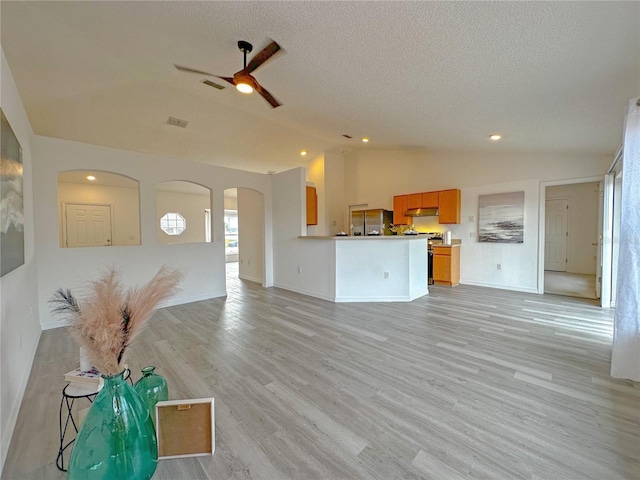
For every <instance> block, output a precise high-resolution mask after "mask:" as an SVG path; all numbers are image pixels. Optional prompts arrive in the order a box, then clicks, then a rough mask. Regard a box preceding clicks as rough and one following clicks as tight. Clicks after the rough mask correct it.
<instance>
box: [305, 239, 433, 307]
mask: <svg viewBox="0 0 640 480" xmlns="http://www.w3.org/2000/svg"><path fill="white" fill-rule="evenodd" d="M298 238H299V239H300V240H303V241H304V250H305V252H306V253H308V255H309V256H310V258H308V260H309V263H310V264H311V265H314V267H313V268H316V269H322V270H325V271H322V272H318V273H319V277H321V278H324V279H326V281H325V284H324V285H323V289H324V294H322V295H314V296H319V297H321V298H325V299H326V300H331V301H334V302H410V301H412V300H415V299H416V298H419V297H422V296H423V295H426V294H427V293H428V286H427V239H426V237H424V236H422V235H420V236H417V235H416V236H413V235H383V236H342V237H341V236H337V237H317V236H300V237H298ZM298 272H299V273H301V270H300V267H299V269H298ZM307 293H308V294H311V295H313V292H307Z"/></svg>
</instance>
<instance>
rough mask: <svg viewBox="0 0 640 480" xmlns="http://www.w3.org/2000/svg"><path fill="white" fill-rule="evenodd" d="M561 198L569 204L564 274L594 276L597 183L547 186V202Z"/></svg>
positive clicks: (596, 234) (596, 233) (596, 230)
mask: <svg viewBox="0 0 640 480" xmlns="http://www.w3.org/2000/svg"><path fill="white" fill-rule="evenodd" d="M559 197H564V198H568V200H569V219H568V232H569V236H568V237H567V272H570V273H585V274H591V275H594V274H595V273H596V254H597V248H598V246H597V245H592V244H593V243H596V242H597V241H598V201H599V200H600V196H599V188H598V182H589V183H574V184H570V185H557V186H550V187H547V189H546V200H551V199H553V198H559Z"/></svg>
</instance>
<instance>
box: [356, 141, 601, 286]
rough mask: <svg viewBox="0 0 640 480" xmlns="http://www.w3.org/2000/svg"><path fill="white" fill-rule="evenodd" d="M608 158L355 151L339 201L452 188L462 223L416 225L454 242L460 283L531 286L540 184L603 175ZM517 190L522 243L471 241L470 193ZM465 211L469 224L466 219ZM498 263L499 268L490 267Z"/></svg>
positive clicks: (380, 201) (473, 210)
mask: <svg viewBox="0 0 640 480" xmlns="http://www.w3.org/2000/svg"><path fill="white" fill-rule="evenodd" d="M610 162H611V156H607V155H603V156H587V155H561V154H512V153H504V152H498V151H496V152H494V153H469V152H455V151H449V152H425V151H417V150H416V151H409V150H393V151H382V150H375V151H373V150H359V151H355V152H353V153H352V154H350V155H348V156H347V157H345V204H347V205H349V204H358V203H368V204H369V207H371V208H373V207H376V208H378V207H379V208H387V209H393V196H394V195H401V194H406V193H414V192H424V191H435V190H444V189H449V188H459V189H460V190H461V191H462V223H461V224H460V225H448V226H444V225H442V226H440V227H439V228H437V227H436V226H437V224H436V223H435V221H434V220H433V219H430V220H422V219H421V220H416V223H417V224H420V229H421V230H424V231H427V230H446V229H449V230H451V232H452V236H453V238H460V239H462V248H461V251H460V253H461V266H460V275H461V282H462V283H471V284H478V285H485V286H490V287H496V288H506V289H512V290H522V291H530V292H535V291H537V288H536V284H537V258H538V248H537V241H538V211H539V195H540V194H539V184H540V181H548V180H560V179H573V178H583V177H593V176H598V175H603V176H604V173H605V172H606V170H607V168H608V166H609V164H610ZM518 190H524V191H525V242H524V243H523V244H516V245H514V244H487V243H477V241H476V239H475V238H471V237H470V236H469V235H470V234H471V233H476V232H477V220H478V219H477V216H478V211H477V202H478V195H483V194H489V193H502V192H513V191H518ZM469 216H473V217H474V220H473V222H469ZM498 263H500V264H501V265H502V270H500V271H499V270H497V268H496V265H497V264H498Z"/></svg>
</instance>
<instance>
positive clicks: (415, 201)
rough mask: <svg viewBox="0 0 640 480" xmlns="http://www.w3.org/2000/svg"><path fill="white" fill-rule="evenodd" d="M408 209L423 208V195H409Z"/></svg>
mask: <svg viewBox="0 0 640 480" xmlns="http://www.w3.org/2000/svg"><path fill="white" fill-rule="evenodd" d="M407 208H422V194H421V193H412V194H410V195H407Z"/></svg>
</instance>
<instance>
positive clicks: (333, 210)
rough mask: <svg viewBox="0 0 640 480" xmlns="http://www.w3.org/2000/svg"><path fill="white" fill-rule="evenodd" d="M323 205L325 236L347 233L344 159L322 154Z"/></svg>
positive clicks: (332, 154)
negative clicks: (323, 176)
mask: <svg viewBox="0 0 640 480" xmlns="http://www.w3.org/2000/svg"><path fill="white" fill-rule="evenodd" d="M324 175H325V185H324V196H325V198H324V205H325V207H324V208H325V219H326V225H327V227H326V231H327V235H335V234H336V233H338V232H342V231H344V232H349V221H348V216H349V209H348V207H347V204H346V203H345V200H344V157H342V155H336V154H335V153H325V154H324Z"/></svg>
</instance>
